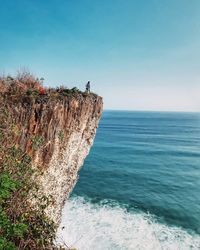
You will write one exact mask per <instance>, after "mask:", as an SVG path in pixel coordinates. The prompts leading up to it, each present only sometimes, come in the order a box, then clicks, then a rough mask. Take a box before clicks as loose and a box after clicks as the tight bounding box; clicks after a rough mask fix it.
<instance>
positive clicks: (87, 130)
mask: <svg viewBox="0 0 200 250" xmlns="http://www.w3.org/2000/svg"><path fill="white" fill-rule="evenodd" d="M9 98H10V99H9V101H10V112H11V113H12V115H13V117H14V119H15V124H17V126H16V127H15V128H14V130H15V131H16V133H15V134H16V138H15V142H16V144H17V145H18V146H20V147H21V148H22V149H23V151H24V152H27V153H28V154H29V155H31V156H32V159H33V167H34V168H36V169H38V170H39V175H38V177H37V182H38V186H39V194H40V195H43V194H44V195H47V196H51V198H52V201H53V203H52V204H51V205H50V206H49V207H48V208H47V211H46V212H47V215H48V216H49V217H50V218H51V219H53V220H54V221H55V222H56V223H59V220H60V215H61V210H62V207H63V204H64V201H65V199H66V198H67V197H68V196H69V194H70V192H71V191H72V189H73V187H74V185H75V183H76V180H77V176H78V171H79V169H80V167H81V166H82V165H83V161H84V159H85V157H86V156H87V154H88V153H89V150H90V148H91V146H92V144H93V140H94V137H95V134H96V129H97V126H98V122H99V120H100V117H101V113H102V108H103V102H102V98H101V97H99V96H96V95H93V94H79V95H77V96H73V97H69V96H65V97H63V98H61V99H57V98H55V99H54V98H46V97H45V96H44V97H43V98H39V99H34V100H30V98H27V97H23V98H22V99H21V100H18V101H16V100H12V97H9Z"/></svg>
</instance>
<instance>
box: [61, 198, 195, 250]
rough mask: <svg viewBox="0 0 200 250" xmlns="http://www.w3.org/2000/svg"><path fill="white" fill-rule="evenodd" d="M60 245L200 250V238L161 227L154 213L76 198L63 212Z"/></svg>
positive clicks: (118, 249)
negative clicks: (130, 210) (129, 210)
mask: <svg viewBox="0 0 200 250" xmlns="http://www.w3.org/2000/svg"><path fill="white" fill-rule="evenodd" d="M57 244H58V245H59V244H62V245H63V244H65V245H66V246H68V247H71V248H73V247H74V248H76V249H78V250H93V249H95V250H132V249H134V250H135V249H136V250H161V249H162V250H186V249H187V250H188V249H192V250H196V249H200V236H199V235H197V234H193V235H192V234H190V233H188V232H187V231H186V230H183V229H181V228H178V227H175V226H174V227H172V226H168V225H166V224H161V223H159V222H157V221H156V219H155V218H154V217H153V216H152V215H150V214H145V213H143V212H141V213H140V212H137V211H132V212H127V211H126V209H125V208H122V207H120V206H119V205H117V204H115V205H113V204H110V203H109V202H106V201H104V202H102V203H100V204H93V203H91V202H90V201H88V200H85V199H83V198H80V197H72V198H71V199H70V200H68V201H67V202H66V205H65V207H64V209H63V216H62V221H61V225H60V227H59V229H58V233H57Z"/></svg>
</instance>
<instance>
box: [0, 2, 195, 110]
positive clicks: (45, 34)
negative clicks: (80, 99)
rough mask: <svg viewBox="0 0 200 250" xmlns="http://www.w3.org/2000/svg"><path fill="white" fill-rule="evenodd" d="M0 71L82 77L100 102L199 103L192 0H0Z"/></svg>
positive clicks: (48, 79) (133, 105) (63, 79)
mask: <svg viewBox="0 0 200 250" xmlns="http://www.w3.org/2000/svg"><path fill="white" fill-rule="evenodd" d="M0 6H1V7H0V71H1V72H2V73H14V72H16V71H17V69H19V68H22V67H27V68H28V69H29V70H30V71H32V72H33V73H34V74H36V75H37V76H40V77H44V78H45V84H48V85H50V86H55V85H60V84H65V85H67V86H69V87H72V86H74V85H77V86H78V87H80V88H82V89H83V88H84V85H85V83H86V82H87V81H88V80H90V81H91V83H92V88H93V90H94V91H96V92H97V93H99V94H100V95H102V96H103V97H104V103H105V108H106V109H133V110H169V111H170V110H174V111H176V110H177V111H178V110H181V111H184V110H185V111H200V0H54V1H53V0H19V1H17V0H7V1H4V0H0Z"/></svg>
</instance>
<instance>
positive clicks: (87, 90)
mask: <svg viewBox="0 0 200 250" xmlns="http://www.w3.org/2000/svg"><path fill="white" fill-rule="evenodd" d="M85 87H86V92H87V93H90V81H88V82H87V84H86V86H85Z"/></svg>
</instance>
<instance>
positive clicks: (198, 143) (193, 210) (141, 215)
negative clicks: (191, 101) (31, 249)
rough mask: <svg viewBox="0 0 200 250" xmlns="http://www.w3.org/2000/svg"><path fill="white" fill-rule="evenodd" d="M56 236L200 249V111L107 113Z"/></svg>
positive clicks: (101, 247)
mask: <svg viewBox="0 0 200 250" xmlns="http://www.w3.org/2000/svg"><path fill="white" fill-rule="evenodd" d="M58 242H65V244H66V245H67V246H69V247H76V249H80V250H123V249H124V250H125V249H126V250H129V249H136V250H137V249H139V250H140V249H145V250H146V249H147V250H157V249H162V250H165V249H167V250H168V249H169V250H178V249H179V250H184V249H193V250H194V249H195V250H196V249H200V113H176V112H174V113H170V112H129V111H104V113H103V116H102V119H101V122H100V125H99V128H98V131H97V135H96V139H95V143H94V145H93V148H92V149H91V151H90V154H89V156H88V157H87V159H86V161H85V163H84V167H83V168H82V169H81V171H80V175H79V180H78V182H77V185H76V187H75V189H74V191H73V193H72V194H71V197H70V199H69V201H68V202H67V203H66V205H65V207H64V210H63V216H62V223H61V226H60V228H59V231H58Z"/></svg>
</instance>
